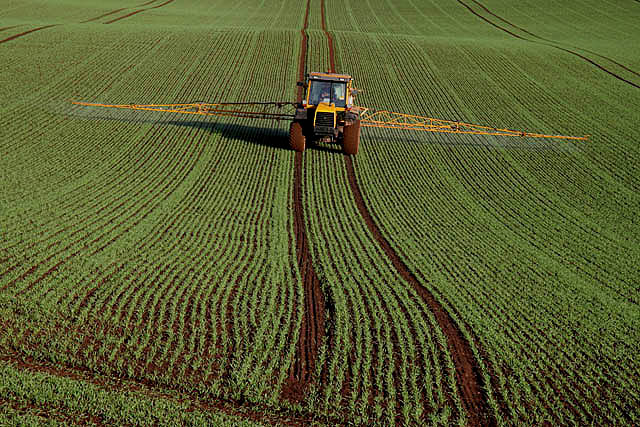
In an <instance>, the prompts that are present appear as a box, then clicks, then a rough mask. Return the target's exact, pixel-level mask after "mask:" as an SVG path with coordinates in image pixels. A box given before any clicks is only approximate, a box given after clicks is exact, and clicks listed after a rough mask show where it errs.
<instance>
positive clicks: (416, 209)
mask: <svg viewBox="0 0 640 427" xmlns="http://www.w3.org/2000/svg"><path fill="white" fill-rule="evenodd" d="M356 45H357V46H359V48H360V50H359V52H374V54H370V53H369V54H367V55H364V54H362V55H359V56H356V55H352V52H354V48H355V46H356ZM416 45H417V46H420V47H421V48H415V47H414V46H416ZM424 45H426V43H424ZM442 48H443V49H446V50H443V51H438V50H437V49H434V50H433V51H432V52H429V56H428V57H427V55H425V54H423V53H422V52H424V47H423V42H422V41H421V40H418V39H416V40H412V39H400V38H395V39H394V38H391V37H388V38H386V39H385V40H382V39H376V38H375V37H364V36H354V35H347V34H345V35H339V36H338V52H339V57H340V58H341V59H342V61H344V62H343V64H342V65H343V67H345V68H353V67H355V66H356V64H357V65H358V66H359V67H360V69H366V70H367V71H366V72H362V74H361V75H360V76H359V77H360V78H359V80H360V82H361V83H360V85H361V86H362V87H365V88H368V90H366V91H365V92H364V93H363V96H362V98H361V100H360V101H361V102H362V103H363V104H364V105H365V106H372V107H377V108H389V109H392V110H393V109H395V110H396V111H408V112H420V109H421V108H423V110H422V111H423V114H429V115H431V114H432V112H433V111H436V112H438V113H439V114H443V115H444V116H443V117H448V118H451V117H453V118H461V119H462V118H466V117H470V114H473V113H474V112H476V111H478V112H483V114H484V115H486V116H485V117H491V118H492V119H493V120H495V121H496V122H498V123H499V121H500V119H501V117H505V118H506V119H509V115H510V111H509V109H508V108H504V110H506V111H504V113H506V114H501V113H502V110H503V108H500V105H501V104H500V102H502V103H503V104H504V102H505V101H504V100H505V99H509V97H510V96H514V97H515V96H517V94H518V92H517V91H521V92H525V89H523V88H521V87H520V88H519V87H518V85H517V83H520V82H521V80H518V79H517V78H512V80H516V82H515V83H516V85H515V88H514V91H516V92H511V93H504V92H503V93H500V85H504V84H506V82H505V81H504V80H501V79H502V77H501V76H502V75H503V74H504V68H500V70H499V72H498V70H495V71H493V70H492V66H491V63H490V62H489V63H485V62H483V60H482V59H480V58H477V57H474V58H473V61H464V59H465V56H466V52H465V51H464V50H462V49H461V48H458V47H451V46H444V45H443V46H442ZM445 56H446V57H448V58H453V59H454V60H456V61H457V64H456V66H457V67H458V68H459V69H461V70H464V71H462V72H461V73H460V75H464V76H469V77H467V78H468V79H472V78H473V76H474V75H477V73H479V72H480V73H483V72H484V73H485V74H484V79H483V84H484V85H486V86H487V87H488V90H487V91H486V92H488V93H493V94H494V95H493V96H494V97H495V100H494V101H493V102H492V101H491V99H490V98H489V99H484V98H482V97H478V96H477V95H475V93H474V92H477V89H476V88H477V85H475V86H474V85H467V83H466V82H465V81H464V80H462V79H460V80H457V81H452V79H451V78H448V77H447V76H449V75H452V76H455V75H456V74H455V73H453V74H451V72H450V71H449V70H453V68H447V69H446V71H444V70H441V69H439V68H437V67H436V65H435V64H436V62H435V60H430V58H437V60H438V62H437V64H438V65H440V64H446V61H443V60H442V58H443V57H445ZM375 57H389V58H392V60H391V61H390V65H387V66H383V65H382V64H378V63H377V62H376V61H375V60H372V59H369V58H375ZM494 58H495V56H494ZM347 61H349V65H347ZM475 63H478V64H479V65H478V69H475V70H474V69H473V67H471V68H469V64H475ZM461 66H462V67H467V69H465V68H460V67H461ZM425 70H426V73H425ZM492 80H495V81H496V82H497V83H498V84H497V85H496V87H492V86H491V82H492ZM389 81H392V82H395V84H394V85H393V86H391V87H387V85H386V84H381V83H380V82H389ZM487 82H489V83H487ZM453 88H455V91H456V92H457V93H456V92H454V91H453V90H452V89H453ZM491 89H493V90H494V92H491ZM465 95H466V96H465ZM447 98H448V99H447ZM441 99H442V100H441ZM440 100H441V101H440ZM487 101H489V102H490V104H491V105H495V106H496V107H495V108H493V109H491V110H487V109H486V108H483V106H486V105H487ZM516 105H517V104H516ZM520 108H521V109H522V111H518V113H521V114H522V115H523V116H524V117H526V116H527V115H528V114H529V113H528V111H529V110H528V109H527V107H526V105H525V106H522V107H520ZM429 110H430V111H429ZM538 120H540V119H538ZM540 123H542V124H545V123H553V122H552V121H551V119H550V118H547V119H544V121H540ZM364 135H365V136H364V137H363V141H362V144H363V147H364V151H363V153H362V154H359V155H358V157H357V158H356V161H355V163H356V171H357V173H358V179H359V180H361V182H362V184H361V186H362V188H363V189H364V190H363V192H364V194H365V198H366V199H367V206H368V207H369V209H371V210H372V212H373V214H374V216H375V218H377V220H378V221H379V222H380V224H381V227H382V229H383V230H384V231H385V234H386V237H387V239H388V240H389V241H391V242H392V244H393V245H394V246H395V248H396V249H397V251H398V252H399V253H401V254H403V256H404V257H405V259H406V260H407V262H408V263H409V265H410V266H414V268H415V271H417V272H418V276H419V277H420V278H421V280H423V281H424V283H425V286H427V284H428V283H431V284H432V285H431V286H432V287H433V286H436V287H437V288H438V292H439V293H440V294H441V295H442V297H443V298H446V300H447V301H448V303H449V306H450V307H451V310H452V311H453V312H457V313H459V314H458V317H459V319H460V321H461V322H464V323H468V324H469V326H470V328H471V330H472V331H474V332H475V333H476V334H478V335H479V337H480V340H481V341H482V344H483V347H485V350H488V352H489V355H488V357H489V358H490V359H492V365H494V368H495V371H496V374H497V375H498V376H499V377H500V378H499V381H500V387H499V389H498V390H496V392H498V393H499V394H502V395H504V396H506V397H505V399H504V400H505V401H506V403H505V404H506V405H507V406H508V407H509V408H507V409H506V412H504V411H503V415H505V416H507V417H509V418H515V419H518V418H519V419H521V420H522V421H527V420H529V421H531V419H530V418H528V417H541V418H540V419H541V420H542V419H555V420H556V421H559V420H565V419H567V418H570V417H575V420H576V421H578V422H585V421H587V422H588V421H589V420H593V419H600V420H606V419H610V418H609V417H616V415H615V414H616V413H618V414H623V413H624V411H625V410H626V409H627V408H628V407H629V406H628V405H629V402H630V401H629V400H627V399H626V398H625V397H623V396H622V394H621V393H622V389H624V388H625V387H629V386H631V383H630V382H629V381H630V378H631V377H630V376H629V374H630V373H629V372H626V373H618V372H614V371H612V370H610V369H609V363H611V361H612V360H616V359H617V358H618V357H623V358H626V357H630V354H631V353H630V351H631V350H630V349H631V347H630V343H631V342H633V338H631V337H629V336H628V331H629V327H630V323H629V322H630V321H631V319H632V317H633V314H632V306H629V305H625V307H626V310H621V311H616V312H615V313H612V312H611V307H617V306H619V303H620V302H621V301H624V300H625V299H626V298H627V297H629V298H633V297H631V296H630V295H631V294H630V292H631V288H630V286H631V281H630V280H631V277H632V276H631V275H630V273H631V271H630V270H627V272H626V273H625V272H624V270H620V269H619V268H618V267H617V264H618V262H619V260H618V259H616V257H615V255H613V254H614V253H615V252H612V251H615V250H616V249H615V248H616V247H618V248H620V249H619V250H622V249H623V248H624V249H625V250H627V249H629V248H628V247H627V245H626V244H625V243H624V242H623V241H620V240H619V238H617V236H615V235H614V234H612V233H607V234H606V235H605V236H604V237H603V236H602V234H595V238H594V235H593V234H592V233H593V230H592V229H591V228H592V227H593V229H596V227H597V226H598V224H597V223H596V222H593V223H589V222H584V223H583V222H582V221H580V219H582V218H580V217H578V218H575V217H574V215H576V214H575V213H574V211H572V210H571V208H570V207H568V206H567V205H570V204H571V203H570V202H568V201H566V200H565V198H566V196H565V195H564V194H562V193H561V192H560V193H559V192H558V191H554V189H553V187H552V186H550V185H548V183H545V184H546V185H541V184H539V183H537V182H536V181H535V180H533V179H532V177H531V173H530V172H528V171H527V169H525V168H522V167H520V166H519V165H520V164H525V165H526V167H527V168H536V169H537V168H540V167H542V165H543V164H544V167H545V168H546V169H549V168H550V166H551V167H556V168H558V170H553V171H549V174H551V176H553V174H554V173H557V174H559V176H563V175H565V174H566V175H569V176H570V177H572V178H573V179H576V178H577V176H576V174H577V173H582V174H583V175H582V176H579V178H580V179H581V180H582V183H583V184H584V181H585V180H587V182H589V181H588V180H593V179H594V178H593V177H591V176H588V175H586V173H584V172H583V171H582V170H581V169H578V171H577V172H576V171H575V170H574V169H576V168H577V167H576V166H574V167H572V168H568V167H567V163H564V164H563V163H559V162H558V161H557V160H556V161H555V162H551V161H550V160H549V159H550V158H551V155H552V154H556V156H557V157H560V158H561V160H563V158H564V157H566V156H568V153H567V152H564V151H562V149H558V150H532V149H530V148H531V147H532V146H534V145H535V144H540V143H539V142H530V143H528V144H527V145H524V144H523V143H522V142H519V141H516V144H515V145H514V146H513V148H509V146H508V145H507V144H509V141H500V140H496V139H492V140H490V141H489V142H488V143H487V142H485V141H482V140H480V139H479V138H475V137H451V136H440V135H426V136H425V135H424V134H423V135H416V134H410V135H409V134H395V133H394V132H388V131H369V132H368V133H366V134H364ZM407 140H408V141H407ZM492 142H495V143H499V145H496V146H495V147H492V146H491V143H492ZM545 144H549V143H548V142H547V143H545ZM366 147H370V148H369V149H367V148H366ZM540 152H542V154H540ZM543 154H544V155H543ZM573 160H574V161H575V158H574V159H573ZM538 162H544V163H538ZM399 164H402V165H403V167H402V168H401V169H398V167H397V166H398V165H399ZM596 185H597V182H596ZM608 188H610V186H608ZM623 191H624V190H623ZM623 194H624V193H623ZM399 206H401V207H402V209H398V207H399ZM579 218H580V219H579ZM540 224H543V225H540ZM563 235H564V236H566V237H564V238H563V237H562V236H563ZM604 242H607V246H602V245H603V244H604ZM594 251H595V252H596V253H597V252H600V254H601V256H598V257H597V258H594V257H593V256H592V255H590V253H593V252H594ZM424 254H429V256H428V257H425V255H424ZM507 254H511V256H509V255H507ZM588 254H589V255H588ZM507 260H508V261H507ZM622 262H624V261H622ZM622 265H624V264H622ZM607 277H608V279H605V278H607ZM608 281H610V282H614V283H615V288H616V289H614V292H608V291H604V292H603V286H605V285H606V284H607V282H608ZM625 282H626V283H625ZM516 283H517V285H515V284H516ZM545 285H546V286H545ZM576 293H577V294H576ZM577 295H581V297H580V298H581V299H580V300H581V301H582V300H584V303H585V304H584V305H583V306H581V310H586V312H587V313H589V314H588V316H589V317H591V318H594V317H595V318H602V316H604V315H606V316H612V317H614V318H616V322H620V323H617V324H619V325H621V326H622V325H625V326H624V327H621V328H620V329H610V330H607V332H606V334H607V335H606V336H608V338H607V340H615V341H616V342H619V341H622V342H625V341H626V343H627V344H624V345H623V347H624V350H620V353H621V354H620V353H618V352H617V351H616V352H614V353H609V356H608V358H610V359H609V361H608V362H601V361H600V358H601V357H603V356H602V352H603V351H604V350H603V348H602V342H601V340H602V335H600V334H595V333H594V332H595V329H594V328H596V327H598V326H599V322H598V321H595V322H594V321H593V320H590V321H589V322H588V323H585V322H579V323H576V318H575V316H577V315H578V312H574V311H573V310H571V309H570V307H571V305H566V304H570V303H569V301H571V299H572V298H573V299H574V300H575V299H576V298H577ZM594 298H595V300H594ZM514 300H515V301H517V304H514ZM561 301H562V302H561ZM587 301H588V302H587ZM562 313H566V314H567V315H568V316H569V318H566V317H564V316H563V315H562ZM489 319H491V321H490V320H489ZM489 331H491V332H489ZM578 344H580V345H581V346H582V345H586V346H587V348H584V349H583V348H580V347H579V346H578ZM558 349H562V350H560V351H558ZM596 355H597V356H596ZM523 356H525V357H526V359H525V360H519V358H520V357H523ZM496 362H497V363H496ZM520 370H522V371H520ZM602 376H604V377H605V378H607V383H608V385H609V386H610V387H612V388H613V389H614V390H617V392H612V394H613V395H615V396H616V399H615V401H614V402H608V403H607V405H609V408H610V409H609V410H605V411H600V410H598V409H597V408H596V407H595V406H593V405H589V404H585V403H584V402H587V401H590V399H593V400H594V401H595V400H597V397H596V396H595V395H594V394H593V393H592V392H591V390H592V389H593V384H594V381H595V379H596V378H600V377H602ZM518 377H519V378H518ZM554 395H555V396H557V395H560V396H562V399H563V400H565V402H566V403H564V402H561V401H559V400H557V397H554ZM532 402H535V403H532ZM565 405H566V406H565ZM621 416H623V417H624V415H621ZM554 417H555V418H554Z"/></svg>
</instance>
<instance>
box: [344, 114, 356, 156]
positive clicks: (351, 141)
mask: <svg viewBox="0 0 640 427" xmlns="http://www.w3.org/2000/svg"><path fill="white" fill-rule="evenodd" d="M342 142H343V145H342V149H343V150H344V154H358V145H360V120H356V121H354V122H353V124H352V125H349V126H345V127H344V132H343V134H342Z"/></svg>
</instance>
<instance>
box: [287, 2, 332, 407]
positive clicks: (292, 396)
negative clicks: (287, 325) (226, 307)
mask: <svg viewBox="0 0 640 427" xmlns="http://www.w3.org/2000/svg"><path fill="white" fill-rule="evenodd" d="M309 4H310V0H308V1H307V6H306V11H305V18H304V27H303V29H302V31H301V35H302V44H301V48H300V62H299V69H298V77H299V80H302V79H304V73H305V69H306V55H307V34H306V29H307V26H308V23H309ZM303 95H304V93H303V90H302V88H299V90H298V102H300V101H301V100H302V98H303ZM303 180H304V175H303V154H302V152H296V154H295V159H294V183H293V214H294V218H293V228H294V234H295V240H296V244H295V249H296V259H297V262H298V270H299V272H300V276H301V279H302V285H303V301H304V302H303V304H304V307H303V316H302V325H301V327H300V334H299V337H298V343H297V345H296V353H295V359H294V362H293V365H292V366H291V369H290V371H289V378H288V380H287V381H286V383H285V385H284V387H283V390H282V397H283V398H284V399H286V400H289V401H301V400H302V399H303V398H304V395H305V393H306V391H307V388H308V385H309V384H310V382H311V378H312V375H313V372H314V368H315V362H316V359H317V355H318V348H319V347H320V344H321V342H322V340H323V337H324V328H325V327H324V322H325V313H324V307H325V301H324V295H323V293H322V287H321V285H320V280H319V279H318V276H317V275H316V273H315V270H314V268H313V262H312V258H311V251H310V247H309V241H308V239H307V234H306V230H305V224H304V205H303V201H302V193H303V188H302V187H303Z"/></svg>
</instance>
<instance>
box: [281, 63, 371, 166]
mask: <svg viewBox="0 0 640 427" xmlns="http://www.w3.org/2000/svg"><path fill="white" fill-rule="evenodd" d="M352 81H353V80H352V78H351V76H349V75H347V74H335V73H317V72H314V73H309V74H307V75H306V79H305V81H304V82H298V86H302V87H304V88H305V89H306V93H305V97H304V99H303V100H302V102H300V103H299V104H298V105H297V108H296V114H295V118H294V123H299V126H300V128H301V132H302V134H303V136H304V139H305V141H307V140H308V141H310V142H329V143H341V142H343V140H344V133H345V129H346V128H347V127H349V126H352V125H354V124H355V123H356V121H357V124H358V132H357V136H358V140H359V135H360V131H359V129H360V127H359V124H360V122H359V120H358V118H359V115H358V113H357V111H356V109H354V108H353V97H354V96H355V95H356V94H357V90H356V89H354V88H353V86H352ZM296 126H298V125H296ZM351 130H353V129H351ZM296 140H297V141H298V142H299V140H300V138H297V139H296ZM305 143H306V142H305ZM292 145H293V144H292ZM297 147H298V148H296V146H293V148H294V149H296V150H298V151H302V150H304V148H303V147H301V146H300V144H299V143H298V145H297ZM300 148H301V149H300ZM349 150H351V151H353V147H351V149H348V148H345V152H347V151H349ZM355 150H356V151H357V144H356V147H355ZM351 154H355V152H354V153H351Z"/></svg>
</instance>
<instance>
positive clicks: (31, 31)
mask: <svg viewBox="0 0 640 427" xmlns="http://www.w3.org/2000/svg"><path fill="white" fill-rule="evenodd" d="M57 25H58V24H53V25H45V26H43V27H38V28H34V29H33V30H29V31H25V32H22V33H19V34H16V35H13V36H11V37H7V38H6V39H4V40H0V43H4V42H8V41H10V40H13V39H17V38H18V37H22V36H26V35H27V34H30V33H33V32H35V31H40V30H44V29H45V28H51V27H55V26H57Z"/></svg>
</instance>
